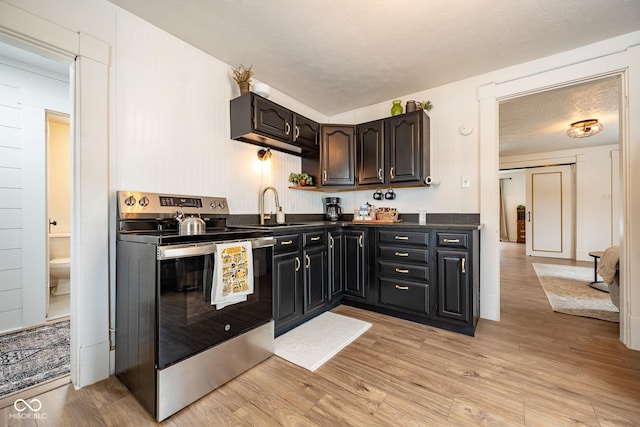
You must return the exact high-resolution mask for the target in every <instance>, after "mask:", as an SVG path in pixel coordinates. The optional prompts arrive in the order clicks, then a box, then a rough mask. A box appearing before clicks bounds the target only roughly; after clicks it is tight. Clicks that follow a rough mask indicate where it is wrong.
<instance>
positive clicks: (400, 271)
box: [396, 268, 409, 274]
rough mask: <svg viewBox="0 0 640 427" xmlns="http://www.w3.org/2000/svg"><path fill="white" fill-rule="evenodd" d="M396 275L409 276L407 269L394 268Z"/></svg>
mask: <svg viewBox="0 0 640 427" xmlns="http://www.w3.org/2000/svg"><path fill="white" fill-rule="evenodd" d="M396 273H404V274H409V270H407V269H400V268H396Z"/></svg>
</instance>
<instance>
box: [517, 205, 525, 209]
mask: <svg viewBox="0 0 640 427" xmlns="http://www.w3.org/2000/svg"><path fill="white" fill-rule="evenodd" d="M516 209H524V205H518V206H517V207H516Z"/></svg>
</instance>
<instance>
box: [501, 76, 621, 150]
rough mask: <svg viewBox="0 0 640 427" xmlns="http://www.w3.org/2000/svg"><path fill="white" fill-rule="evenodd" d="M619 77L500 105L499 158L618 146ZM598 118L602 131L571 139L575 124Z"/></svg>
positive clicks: (543, 93)
mask: <svg viewBox="0 0 640 427" xmlns="http://www.w3.org/2000/svg"><path fill="white" fill-rule="evenodd" d="M619 103H620V78H619V77H617V76H616V77H608V78H605V79H600V80H596V81H591V82H587V83H582V84H577V85H573V86H567V87H562V88H558V89H553V90H550V91H546V92H540V93H536V94H532V95H527V96H523V97H520V98H515V99H511V100H508V101H503V102H501V103H500V117H499V123H500V156H501V157H503V156H513V155H518V154H530V153H539V152H547V151H557V150H565V149H571V148H577V147H595V146H599V145H610V144H618V143H619V128H620V123H619ZM586 119H598V120H599V121H600V122H601V123H602V124H603V130H602V132H600V133H599V134H597V135H593V136H591V137H588V138H569V137H568V136H567V134H566V132H567V129H569V125H570V124H571V123H573V122H577V121H579V120H586Z"/></svg>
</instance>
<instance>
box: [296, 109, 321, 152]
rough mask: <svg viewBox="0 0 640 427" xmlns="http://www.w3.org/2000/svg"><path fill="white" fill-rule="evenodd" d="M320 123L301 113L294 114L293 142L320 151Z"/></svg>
mask: <svg viewBox="0 0 640 427" xmlns="http://www.w3.org/2000/svg"><path fill="white" fill-rule="evenodd" d="M319 128H320V125H319V124H318V123H317V122H314V121H313V120H311V119H307V118H306V117H304V116H301V115H299V114H294V115H293V142H294V143H295V144H296V145H300V146H301V147H304V148H307V149H309V150H312V151H318V150H319V148H320V147H319V146H318V131H319V130H320V129H319Z"/></svg>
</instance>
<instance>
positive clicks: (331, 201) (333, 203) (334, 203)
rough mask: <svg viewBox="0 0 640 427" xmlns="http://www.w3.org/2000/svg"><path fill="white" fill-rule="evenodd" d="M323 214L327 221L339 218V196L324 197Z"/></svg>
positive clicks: (340, 211)
mask: <svg viewBox="0 0 640 427" xmlns="http://www.w3.org/2000/svg"><path fill="white" fill-rule="evenodd" d="M324 216H325V218H326V219H328V220H329V221H339V220H340V217H341V216H342V208H341V207H340V197H325V199H324Z"/></svg>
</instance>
